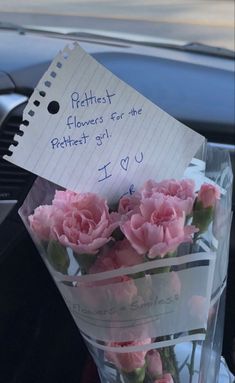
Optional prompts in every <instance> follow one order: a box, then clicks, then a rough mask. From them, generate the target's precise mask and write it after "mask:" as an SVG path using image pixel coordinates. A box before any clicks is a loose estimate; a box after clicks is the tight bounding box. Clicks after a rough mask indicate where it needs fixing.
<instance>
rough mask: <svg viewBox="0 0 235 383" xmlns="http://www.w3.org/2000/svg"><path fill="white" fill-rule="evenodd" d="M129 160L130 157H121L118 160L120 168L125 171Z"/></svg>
mask: <svg viewBox="0 0 235 383" xmlns="http://www.w3.org/2000/svg"><path fill="white" fill-rule="evenodd" d="M129 160H130V158H129V157H128V156H127V157H125V158H122V159H121V161H120V165H121V167H122V169H123V170H125V171H127V169H128V165H129Z"/></svg>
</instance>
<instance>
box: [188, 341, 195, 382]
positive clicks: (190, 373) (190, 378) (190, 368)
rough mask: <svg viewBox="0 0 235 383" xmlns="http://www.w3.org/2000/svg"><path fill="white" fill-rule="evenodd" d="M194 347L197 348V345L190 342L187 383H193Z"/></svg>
mask: <svg viewBox="0 0 235 383" xmlns="http://www.w3.org/2000/svg"><path fill="white" fill-rule="evenodd" d="M196 347H197V343H196V341H193V342H192V354H191V361H190V365H189V383H193V375H194V361H195V352H196Z"/></svg>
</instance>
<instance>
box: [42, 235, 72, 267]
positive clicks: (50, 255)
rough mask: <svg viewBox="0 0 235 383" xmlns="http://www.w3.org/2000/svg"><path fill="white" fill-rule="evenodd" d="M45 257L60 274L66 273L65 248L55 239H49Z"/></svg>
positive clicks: (67, 264)
mask: <svg viewBox="0 0 235 383" xmlns="http://www.w3.org/2000/svg"><path fill="white" fill-rule="evenodd" d="M47 259H48V261H49V263H50V265H51V266H52V267H53V268H54V269H55V270H57V271H59V272H61V273H62V274H67V273H68V268H69V264H70V261H69V256H68V254H67V251H66V248H65V247H63V246H62V245H61V244H60V243H59V242H57V241H53V240H52V241H50V242H49V244H48V246H47Z"/></svg>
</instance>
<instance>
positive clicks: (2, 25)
mask: <svg viewBox="0 0 235 383" xmlns="http://www.w3.org/2000/svg"><path fill="white" fill-rule="evenodd" d="M0 29H7V30H10V31H18V32H19V33H20V34H25V32H26V30H27V29H26V28H24V27H22V26H21V25H18V24H14V23H9V22H5V21H0Z"/></svg>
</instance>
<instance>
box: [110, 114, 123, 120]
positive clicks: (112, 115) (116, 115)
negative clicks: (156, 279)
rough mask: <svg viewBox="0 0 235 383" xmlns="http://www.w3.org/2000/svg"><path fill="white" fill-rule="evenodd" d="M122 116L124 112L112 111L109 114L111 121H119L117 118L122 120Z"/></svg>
mask: <svg viewBox="0 0 235 383" xmlns="http://www.w3.org/2000/svg"><path fill="white" fill-rule="evenodd" d="M123 116H124V113H121V114H118V113H117V112H113V113H112V114H111V117H110V118H111V120H113V121H119V120H122V118H123Z"/></svg>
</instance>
